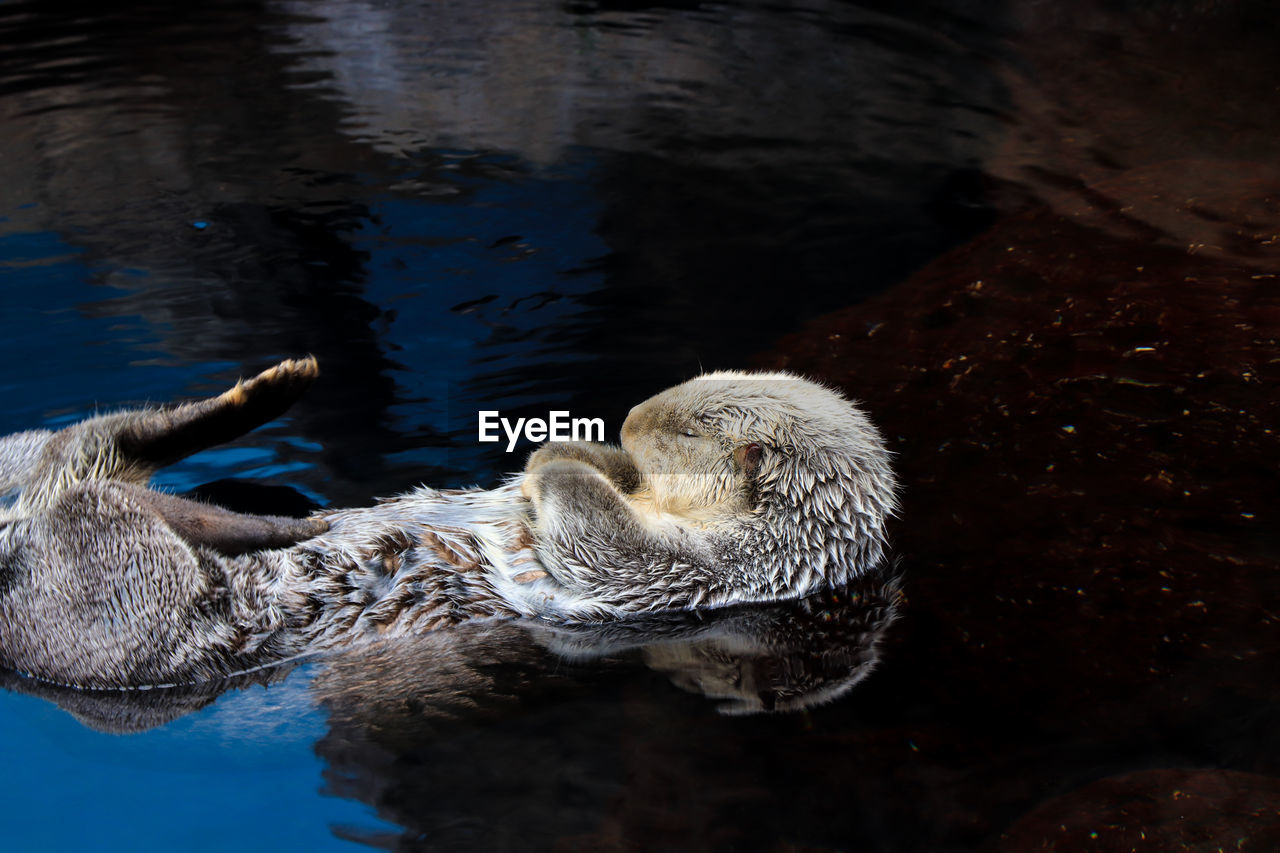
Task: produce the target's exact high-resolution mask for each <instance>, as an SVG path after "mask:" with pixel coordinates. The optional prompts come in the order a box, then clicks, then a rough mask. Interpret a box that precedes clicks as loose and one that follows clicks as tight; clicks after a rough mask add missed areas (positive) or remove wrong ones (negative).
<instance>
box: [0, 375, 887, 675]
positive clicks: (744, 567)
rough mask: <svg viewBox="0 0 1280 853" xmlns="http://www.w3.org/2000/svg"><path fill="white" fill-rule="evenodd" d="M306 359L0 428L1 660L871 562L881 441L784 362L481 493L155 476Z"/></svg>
mask: <svg viewBox="0 0 1280 853" xmlns="http://www.w3.org/2000/svg"><path fill="white" fill-rule="evenodd" d="M316 372H317V368H316V364H315V362H314V361H312V360H310V359H307V360H302V361H289V362H284V363H282V364H280V365H278V366H277V367H275V368H272V369H271V370H269V371H266V372H264V373H262V374H260V375H259V376H257V377H255V378H254V379H252V380H249V381H248V382H243V383H240V384H238V385H237V386H236V387H235V388H233V389H231V390H230V391H227V392H226V393H224V394H222V395H220V396H218V397H215V398H212V399H209V400H203V401H198V402H194V403H187V404H184V405H181V406H178V407H175V408H172V409H166V410H143V411H126V412H120V413H117V414H112V415H102V416H99V417H96V418H92V419H90V420H87V421H84V422H82V423H79V424H75V425H73V426H70V427H67V428H66V429H63V430H61V431H59V432H54V433H51V432H48V431H43V430H39V431H34V432H27V433H19V434H17V435H12V436H8V437H6V438H3V439H0V493H3V494H7V495H9V496H11V497H12V498H13V504H12V506H11V508H9V509H8V510H7V511H4V512H3V513H0V663H3V664H4V665H7V666H8V667H9V668H11V669H15V670H18V671H20V672H23V673H26V674H29V675H32V676H34V677H37V678H40V679H42V680H45V681H49V682H55V683H59V684H63V685H67V686H76V687H83V688H110V687H126V688H137V687H162V686H170V685H175V684H194V683H201V682H205V681H210V680H216V679H219V678H226V677H230V676H234V675H236V674H238V673H243V672H247V671H251V670H253V669H256V668H261V667H265V666H272V665H275V664H278V663H280V662H281V661H283V660H286V659H289V658H293V657H298V656H300V655H306V654H312V653H315V652H318V651H323V650H330V649H335V648H342V647H346V646H352V645H359V644H362V643H367V642H370V641H374V640H378V639H381V638H386V637H392V636H396V637H414V636H417V635H420V634H423V633H427V632H430V631H434V630H438V629H441V628H452V627H457V626H459V625H462V624H465V623H467V622H469V621H471V620H475V619H484V618H491V617H507V618H518V617H535V616H536V617H541V618H544V619H547V620H551V621H555V622H562V623H572V622H582V621H592V620H608V619H616V618H619V617H622V616H628V615H632V614H635V613H643V612H655V611H661V610H668V609H692V608H705V607H720V606H726V605H730V604H736V603H743V602H751V601H773V600H779V599H786V598H794V597H797V596H801V595H805V594H807V593H809V592H812V591H814V590H816V589H821V588H823V587H826V586H830V585H833V584H839V583H843V582H845V581H847V580H848V579H850V578H853V577H856V576H858V575H860V574H862V573H864V572H866V571H869V570H871V569H874V568H876V567H877V566H879V565H880V564H881V563H882V561H883V559H884V550H885V533H884V525H885V521H886V519H887V516H889V515H890V514H891V513H892V512H893V511H894V509H895V506H896V497H895V492H896V483H895V480H894V478H893V474H892V472H891V471H890V468H889V465H888V452H887V451H886V450H885V448H884V444H883V441H882V440H881V438H880V435H879V434H878V433H877V431H876V429H875V427H874V426H872V425H871V423H870V421H868V420H867V418H866V416H865V415H863V413H862V412H861V411H860V410H858V409H857V407H855V406H854V405H853V404H852V403H850V402H848V401H847V400H845V399H844V398H843V397H842V396H840V395H839V394H838V393H836V392H834V391H831V390H829V389H827V388H824V387H822V386H820V385H818V384H816V383H813V382H809V381H807V380H804V379H800V378H798V377H794V376H790V375H788V374H780V373H774V374H743V373H731V372H730V373H716V374H710V375H707V376H703V377H698V378H697V379H694V380H690V381H689V382H686V383H685V384H683V385H680V386H677V387H676V388H673V389H671V390H669V391H666V392H664V393H662V394H660V395H658V396H657V397H654V398H652V399H651V400H648V401H646V402H645V403H642V404H641V405H639V406H637V407H636V408H635V409H634V410H632V413H631V415H630V416H629V417H628V418H627V421H626V423H625V424H624V425H623V429H622V436H623V447H622V448H616V447H609V446H606V445H595V444H585V443H577V442H575V443H566V444H553V445H548V446H546V447H544V448H542V449H541V450H539V451H538V452H536V453H535V454H533V456H532V457H531V458H530V460H529V464H528V466H527V469H526V472H525V473H524V474H522V475H517V476H515V477H514V478H513V479H512V480H511V481H510V482H509V483H508V484H507V485H505V486H502V487H500V488H497V489H492V490H481V489H474V490H469V491H447V492H446V491H436V490H433V489H429V488H425V487H423V488H419V489H417V490H416V491H413V492H409V493H407V494H405V495H402V496H400V497H398V498H395V499H393V500H389V501H384V502H382V503H380V504H378V505H376V506H373V507H365V508H358V509H346V510H333V511H327V512H324V513H321V514H320V515H318V516H316V517H313V518H310V519H301V520H300V519H289V518H281V517H276V516H255V515H242V514H238V513H233V512H229V511H227V510H224V509H220V508H218V507H214V506H212V505H209V504H202V503H199V502H196V501H190V500H186V499H182V498H178V497H175V496H173V495H168V494H164V493H161V492H157V491H154V490H152V489H149V488H147V485H146V484H147V481H148V479H149V478H150V476H151V474H152V473H153V472H154V471H155V470H156V469H157V468H159V467H161V466H163V465H165V464H168V463H170V462H173V461H175V460H178V459H181V458H183V457H184V456H186V455H188V454H190V453H193V452H195V451H196V450H199V449H202V448H204V447H207V446H209V445H211V444H215V443H218V442H221V441H224V440H227V439H229V438H232V437H234V436H236V435H239V434H241V433H243V432H245V431H247V430H248V429H251V428H253V427H254V426H256V425H258V424H260V423H263V422H265V421H266V420H269V419H271V418H273V417H275V416H276V415H278V414H280V413H281V412H283V411H284V410H285V409H286V408H288V406H289V404H291V403H292V402H293V400H294V399H296V398H297V396H298V395H299V394H300V393H301V392H302V391H303V390H304V389H305V388H306V387H307V385H308V384H309V383H310V382H311V380H312V379H313V378H314V376H315V375H316Z"/></svg>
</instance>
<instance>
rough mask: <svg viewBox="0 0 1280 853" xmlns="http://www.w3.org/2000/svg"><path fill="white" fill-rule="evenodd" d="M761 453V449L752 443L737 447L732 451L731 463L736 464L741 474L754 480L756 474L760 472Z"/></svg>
mask: <svg viewBox="0 0 1280 853" xmlns="http://www.w3.org/2000/svg"><path fill="white" fill-rule="evenodd" d="M763 452H764V450H763V448H761V447H760V445H759V444H757V443H756V442H754V441H753V442H751V443H750V444H743V445H739V446H738V447H735V448H734V450H733V461H734V462H737V463H738V467H739V468H741V469H742V473H744V474H746V475H747V476H748V477H750V478H752V479H754V478H755V476H756V473H757V472H759V470H760V455H761V454H762V453H763Z"/></svg>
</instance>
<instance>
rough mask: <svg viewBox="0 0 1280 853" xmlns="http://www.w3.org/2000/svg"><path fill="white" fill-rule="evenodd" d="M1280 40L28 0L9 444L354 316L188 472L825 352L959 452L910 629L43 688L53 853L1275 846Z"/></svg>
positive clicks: (16, 759)
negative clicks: (75, 851) (259, 425)
mask: <svg viewBox="0 0 1280 853" xmlns="http://www.w3.org/2000/svg"><path fill="white" fill-rule="evenodd" d="M1277 36H1280V33H1278V32H1277V27H1276V24H1275V23H1274V22H1273V20H1272V16H1271V14H1270V10H1269V8H1268V6H1267V5H1266V4H1262V3H1226V2H1223V3H1199V2H1185V3H1180V2H1164V3H1160V2H1148V3H1139V2H1134V3H1124V2H1111V3H1105V2H1094V3H1086V4H1079V5H1075V4H1073V6H1072V9H1071V10H1070V11H1067V10H1065V9H1061V10H1060V9H1055V8H1052V7H1051V6H1050V5H1049V4H1041V3H1032V2H1008V3H1001V2H976V3H963V2H914V0H913V1H912V2H898V3H892V4H889V3H857V4H855V3H844V2H812V3H794V4H792V3H772V4H769V3H716V4H701V3H683V2H673V3H660V4H652V5H651V4H644V3H632V2H626V3H587V2H584V3H565V4H559V5H557V4H551V3H534V2H503V3H497V2H495V3H466V2H452V3H450V2H444V3H425V4H418V5H414V4H408V3H404V4H381V3H372V2H357V0H349V2H343V0H330V2H314V3H307V2H275V3H253V2H244V3H225V2H206V3H199V4H171V3H131V4H121V5H119V6H115V7H112V8H110V9H106V10H104V8H102V6H101V5H100V4H79V3H65V2H40V3H6V4H3V5H0V118H2V119H3V120H2V122H0V288H3V293H4V303H3V305H4V308H5V311H4V313H3V319H2V320H0V322H2V323H3V332H4V334H2V335H0V365H2V366H0V388H3V390H4V393H5V400H6V405H5V407H4V410H3V412H0V431H3V432H10V431H15V430H18V429H23V428H28V427H31V426H34V425H39V424H46V425H57V424H62V423H66V422H69V421H71V420H75V419H78V418H80V417H83V416H85V415H86V414H89V413H91V412H93V411H94V410H95V408H97V407H112V406H118V405H123V404H135V403H140V402H145V401H149V400H150V401H162V400H170V399H176V398H181V397H184V396H191V395H198V394H205V393H209V392H211V391H214V390H217V389H220V388H221V387H222V386H224V385H225V384H227V383H229V382H231V381H234V379H235V378H236V377H237V376H240V375H244V374H246V373H249V372H251V371H253V370H255V369H258V368H260V367H262V366H265V365H266V364H268V363H270V362H271V361H272V360H274V359H277V358H280V357H287V356H294V355H299V354H303V353H313V354H315V355H316V356H318V357H319V359H320V364H321V369H322V379H321V381H320V382H319V383H318V384H317V385H316V386H315V387H314V388H313V389H312V391H311V392H310V393H309V394H308V396H307V397H306V398H305V399H304V401H303V402H302V403H301V404H299V405H298V406H297V407H296V408H295V409H294V410H293V411H292V412H291V413H290V415H289V416H288V417H287V418H285V419H283V420H281V421H279V422H277V423H276V424H274V425H272V426H270V427H268V428H266V429H264V430H262V431H260V432H258V433H256V434H255V435H253V436H251V437H249V438H247V439H245V440H243V441H241V442H239V443H237V444H235V445H233V446H228V447H225V448H219V449H216V450H212V451H209V452H206V453H203V454H200V455H199V456H196V457H193V458H192V459H191V460H189V461H187V462H185V463H183V464H182V465H181V466H178V467H175V468H174V469H172V470H170V471H167V472H164V473H163V474H162V475H161V477H160V478H159V481H160V483H161V484H162V485H164V486H166V487H169V488H173V489H176V490H179V491H186V490H190V489H194V488H196V487H199V486H202V485H203V484H207V483H210V482H211V481H219V480H224V479H227V478H236V479H239V480H244V481H249V482H251V483H261V484H271V485H283V486H288V487H290V488H291V489H293V490H294V492H296V493H297V494H298V495H301V496H302V497H304V498H306V499H310V500H311V501H314V502H317V503H323V504H339V505H341V504H353V503H362V502H367V501H369V500H370V499H371V498H372V497H374V496H377V495H386V494H391V493H395V492H397V491H400V490H403V489H404V488H406V487H408V486H410V485H412V484H414V483H416V482H421V481H425V482H429V483H432V484H436V485H462V484H468V483H481V484H491V483H493V482H495V480H496V478H497V477H498V476H499V475H500V474H501V473H502V472H505V471H508V470H512V469H514V468H517V467H519V465H520V464H521V462H522V455H521V454H519V453H516V454H511V455H508V454H506V453H504V452H503V450H502V447H501V446H499V445H491V444H485V445H482V444H479V443H478V442H477V441H476V413H477V412H478V411H479V410H481V409H497V410H501V411H502V412H503V413H504V414H505V415H508V416H522V415H543V414H545V413H546V412H547V411H548V410H549V409H552V408H555V409H568V410H570V411H572V412H573V413H574V415H575V416H583V417H602V418H604V419H605V420H606V423H607V425H608V429H609V432H610V434H611V435H612V434H616V430H617V428H618V426H619V425H620V424H621V418H622V416H623V415H624V414H625V412H626V410H627V409H628V408H629V407H630V406H631V405H633V404H634V403H635V402H637V401H639V400H641V399H643V398H644V397H646V396H648V395H650V394H651V393H653V392H655V391H657V390H659V389H661V388H663V387H666V386H668V385H670V384H673V383H674V382H677V381H679V380H681V379H684V378H687V377H688V376H689V375H692V374H694V373H696V372H698V371H699V370H700V369H704V368H705V369H713V368H718V367H743V366H751V365H755V366H780V365H781V366H791V367H794V368H797V369H803V370H806V371H808V372H810V373H813V374H816V375H819V376H822V377H823V378H826V379H828V380H830V381H832V382H834V383H836V384H838V385H841V386H842V387H845V388H847V389H848V390H849V392H850V393H852V394H853V395H854V396H856V397H859V398H861V399H863V400H865V401H866V402H867V403H868V406H869V408H870V410H871V412H872V414H873V416H874V417H875V418H876V419H877V420H878V421H879V422H881V423H883V424H884V425H885V427H886V431H887V433H888V434H889V435H890V437H891V438H892V439H893V441H894V442H895V449H896V450H897V451H898V453H899V461H900V468H901V470H902V473H903V480H904V483H905V485H906V504H905V510H904V513H903V518H902V519H901V521H900V523H899V525H898V529H897V531H896V538H897V541H898V551H899V555H900V559H901V563H900V566H901V569H902V571H903V572H904V573H905V578H906V580H905V587H904V588H905V591H906V600H905V602H904V603H903V606H902V607H901V608H900V611H901V612H900V613H899V614H898V616H899V618H898V621H897V622H896V623H895V624H893V625H888V624H887V623H888V621H889V620H888V619H884V618H881V617H883V616H884V612H883V609H878V610H877V609H875V608H872V609H871V610H868V607H869V606H870V604H868V602H871V603H874V602H876V601H878V600H879V599H877V598H876V594H875V587H874V584H873V585H872V587H870V588H868V589H867V590H854V591H853V592H855V593H856V596H855V597H853V598H848V597H846V598H845V599H842V602H837V603H834V604H833V603H832V602H819V603H817V604H814V605H812V606H811V607H810V609H808V610H803V611H792V610H786V609H785V608H784V609H783V610H781V611H778V612H769V611H766V612H765V613H764V614H763V615H760V614H755V615H752V614H748V615H743V616H739V615H732V616H730V617H727V618H728V619H729V621H728V622H727V623H722V622H716V621H715V620H711V622H712V623H713V632H715V631H718V632H719V633H716V634H715V637H716V638H718V639H716V640H715V642H710V641H707V640H706V637H707V634H706V630H712V629H706V628H705V626H704V627H703V628H699V627H697V626H689V625H675V626H673V625H667V624H662V625H658V626H648V627H644V628H643V630H641V629H639V628H638V629H637V630H638V631H640V633H638V634H637V635H635V636H629V637H626V638H618V637H606V638H601V637H594V636H593V637H577V638H568V639H566V638H563V637H561V638H551V639H548V638H547V637H545V636H531V635H529V634H527V633H526V632H524V631H523V629H519V628H517V627H514V626H490V627H486V628H484V629H480V628H476V629H474V630H468V631H462V632H458V633H457V635H454V636H450V637H433V638H424V639H423V641H422V642H421V643H420V644H414V645H412V646H410V647H403V648H397V649H375V650H371V651H369V652H368V653H366V654H364V655H363V656H354V657H352V658H350V659H348V660H342V661H335V662H332V663H329V664H315V665H311V666H308V667H304V668H301V669H299V670H296V671H293V672H291V673H279V674H277V675H276V676H275V677H274V680H273V682H272V683H271V684H269V685H266V686H264V685H263V684H259V683H255V684H249V685H238V686H236V688H235V689H232V690H230V691H228V692H226V693H223V694H222V695H221V696H218V695H217V693H216V691H211V692H208V693H206V694H199V693H197V694H195V695H172V696H165V697H158V698H154V699H153V698H150V697H147V698H144V699H140V700H137V701H135V702H132V703H130V702H124V703H123V704H119V703H116V702H115V700H101V701H99V700H91V699H86V698H85V697H83V696H76V695H73V694H65V693H57V692H50V691H41V690H39V689H35V688H34V687H33V686H32V685H30V684H24V683H22V682H21V681H14V680H9V681H8V686H9V687H10V688H11V690H12V691H13V692H9V693H5V694H4V695H3V696H0V718H3V725H0V733H2V734H0V752H2V753H3V754H4V755H5V757H6V762H7V764H6V766H7V767H8V771H7V772H6V774H5V780H4V782H3V783H0V791H2V792H3V796H2V799H0V801H2V802H3V803H4V805H3V809H4V814H5V817H6V821H5V829H4V830H3V833H4V834H3V836H2V837H3V838H4V842H5V845H6V846H9V845H12V847H13V849H32V848H35V847H37V846H39V847H41V848H43V849H71V848H80V847H84V846H93V847H119V848H127V849H138V848H140V847H143V848H146V847H154V848H157V849H171V848H189V849H225V848H228V847H232V846H235V847H237V848H239V849H273V850H278V849H295V848H302V847H304V846H305V847H306V848H309V849H323V848H326V847H344V848H347V849H353V845H357V844H364V845H372V846H375V847H386V848H390V849H477V850H493V849H512V850H525V849H626V850H631V849H635V850H641V849H709V848H710V849H762V850H777V851H784V850H786V851H791V850H952V849H957V850H958V849H1007V850H1019V849H1040V844H1041V842H1043V843H1046V844H1047V843H1057V844H1059V845H1062V846H1060V847H1058V849H1088V848H1094V849H1129V848H1130V846H1136V847H1137V849H1153V850H1157V849H1183V848H1185V849H1217V846H1219V845H1226V844H1230V845H1235V846H1232V848H1231V849H1246V850H1266V849H1273V846H1274V845H1275V844H1278V843H1280V836H1277V835H1276V830H1275V828H1274V827H1275V826H1276V825H1277V823H1280V781H1278V778H1280V739H1278V738H1277V736H1276V732H1277V731H1280V693H1278V692H1277V690H1278V688H1277V685H1280V678H1277V676H1280V667H1277V665H1276V664H1275V660H1276V659H1277V658H1276V653H1277V652H1280V642H1278V641H1277V636H1278V635H1277V631H1278V630H1280V628H1278V627H1277V619H1280V615H1277V614H1280V581H1278V580H1277V572H1276V560H1277V557H1278V556H1280V543H1278V542H1277V538H1276V536H1275V534H1274V533H1273V532H1272V530H1273V528H1274V526H1275V523H1274V517H1275V508H1276V505H1277V503H1278V501H1277V498H1280V480H1278V478H1277V475H1276V473H1275V472H1276V468H1275V460H1276V458H1277V456H1278V454H1277V451H1278V450H1280V448H1277V447H1276V440H1275V430H1277V429H1280V417H1278V415H1280V412H1277V407H1276V397H1277V395H1276V392H1275V387H1276V386H1275V381H1276V380H1277V379H1280V375H1278V374H1280V368H1277V365H1280V352H1277V346H1276V337H1277V330H1278V329H1280V300H1278V298H1277V293H1276V287H1277V284H1276V282H1277V280H1278V279H1277V276H1278V275H1280V237H1278V236H1277V234H1280V180H1278V174H1280V172H1278V170H1277V166H1276V164H1277V163H1278V162H1280V159H1278V158H1277V155H1278V154H1280V143H1278V142H1277V140H1278V139H1280V109H1277V107H1278V106H1280V103H1278V102H1280V94H1278V93H1277V90H1276V88H1275V81H1276V79H1280V77H1278V76H1277V72H1280V60H1277V58H1276V56H1277V54H1276V51H1275V49H1274V46H1275V44H1276V43H1277ZM788 336H790V337H788ZM521 449H522V450H523V449H525V448H521ZM221 493H226V492H225V489H224V490H223V492H221ZM269 499H270V500H273V501H281V500H283V499H281V498H279V497H276V496H273V497H271V498H269ZM850 601H852V602H854V603H855V604H856V605H858V606H852V605H849V602H850ZM862 605H867V606H862ZM876 606H877V607H878V606H879V605H876ZM869 614H870V615H869ZM735 620H736V621H735ZM877 620H880V621H877ZM832 624H834V625H835V626H836V627H837V628H838V629H839V630H836V629H833V628H830V627H826V628H824V627H823V626H824V625H827V626H830V625H832ZM726 625H727V626H728V627H726ZM699 631H703V633H701V634H700V633H698V632H699ZM646 632H647V633H646ZM882 634H883V643H882V644H881V646H880V648H881V651H882V654H881V655H880V661H879V664H878V668H877V670H876V672H875V674H873V675H871V676H869V677H865V676H866V675H867V672H866V669H867V666H868V663H869V661H870V660H872V659H874V654H872V653H871V650H873V649H874V647H875V644H876V643H877V642H880V640H881V635H882ZM744 638H745V639H744ZM717 643H718V645H717ZM570 648H574V649H578V651H579V652H580V653H578V654H572V655H570V654H568V652H569V650H570ZM824 650H825V651H824ZM824 655H825V657H824ZM819 660H826V661H827V662H828V665H829V666H828V669H829V670H830V671H827V670H823V669H822V667H821V666H818V665H817V664H815V663H814V661H819ZM833 662H834V663H833ZM815 673H818V674H817V675H815ZM864 677H865V680H863V679H864ZM842 679H843V681H842ZM850 680H853V681H856V682H857V683H856V685H852V684H849V685H846V686H851V687H852V689H850V690H848V691H847V693H845V694H843V695H842V696H841V697H839V698H838V700H837V701H834V702H832V703H830V704H826V705H812V706H810V707H806V708H804V709H802V710H793V711H791V712H789V713H777V714H755V715H745V716H734V715H726V714H722V713H720V712H719V711H718V710H717V707H718V705H723V704H724V703H726V702H727V703H728V704H729V705H731V706H732V705H733V703H734V702H735V701H739V700H742V697H743V696H750V697H752V702H753V703H755V704H753V705H752V704H751V703H748V704H749V705H751V707H744V708H741V709H740V710H753V709H755V706H756V705H760V704H763V705H765V706H770V705H772V706H774V707H777V708H784V707H787V706H788V701H787V698H786V697H787V696H792V697H793V698H794V697H795V696H799V697H812V696H818V697H823V698H835V697H826V696H825V695H824V694H823V693H822V691H823V689H824V687H825V686H827V685H830V684H832V683H835V682H839V683H845V682H848V681H850ZM765 684H774V685H784V687H785V689H784V687H778V688H777V689H776V690H773V691H772V692H770V690H769V689H765V687H763V686H762V685H765ZM744 685H746V686H745V687H744ZM29 693H35V694H36V695H27V694H29ZM717 697H718V699H717ZM735 697H736V698H735ZM791 704H794V705H803V704H805V702H804V701H795V702H793V703H791ZM59 706H62V707H64V708H66V709H67V710H70V711H72V712H73V713H75V714H76V715H78V716H79V718H80V719H81V720H83V721H84V723H86V724H87V725H82V724H81V722H77V720H76V719H75V718H73V717H72V716H70V715H68V714H67V713H65V712H64V711H63V710H61V709H60V707H59ZM97 729H116V730H119V729H130V730H141V731H138V732H137V733H134V734H130V735H127V736H121V735H117V734H107V733H102V732H100V731H98V730H97ZM1055 833H1056V834H1055ZM1139 833H1144V834H1143V835H1142V837H1139ZM1142 844H1147V845H1148V846H1146V847H1143V846H1141V845H1142ZM1179 844H1180V845H1183V848H1179V847H1177V845H1179Z"/></svg>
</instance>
